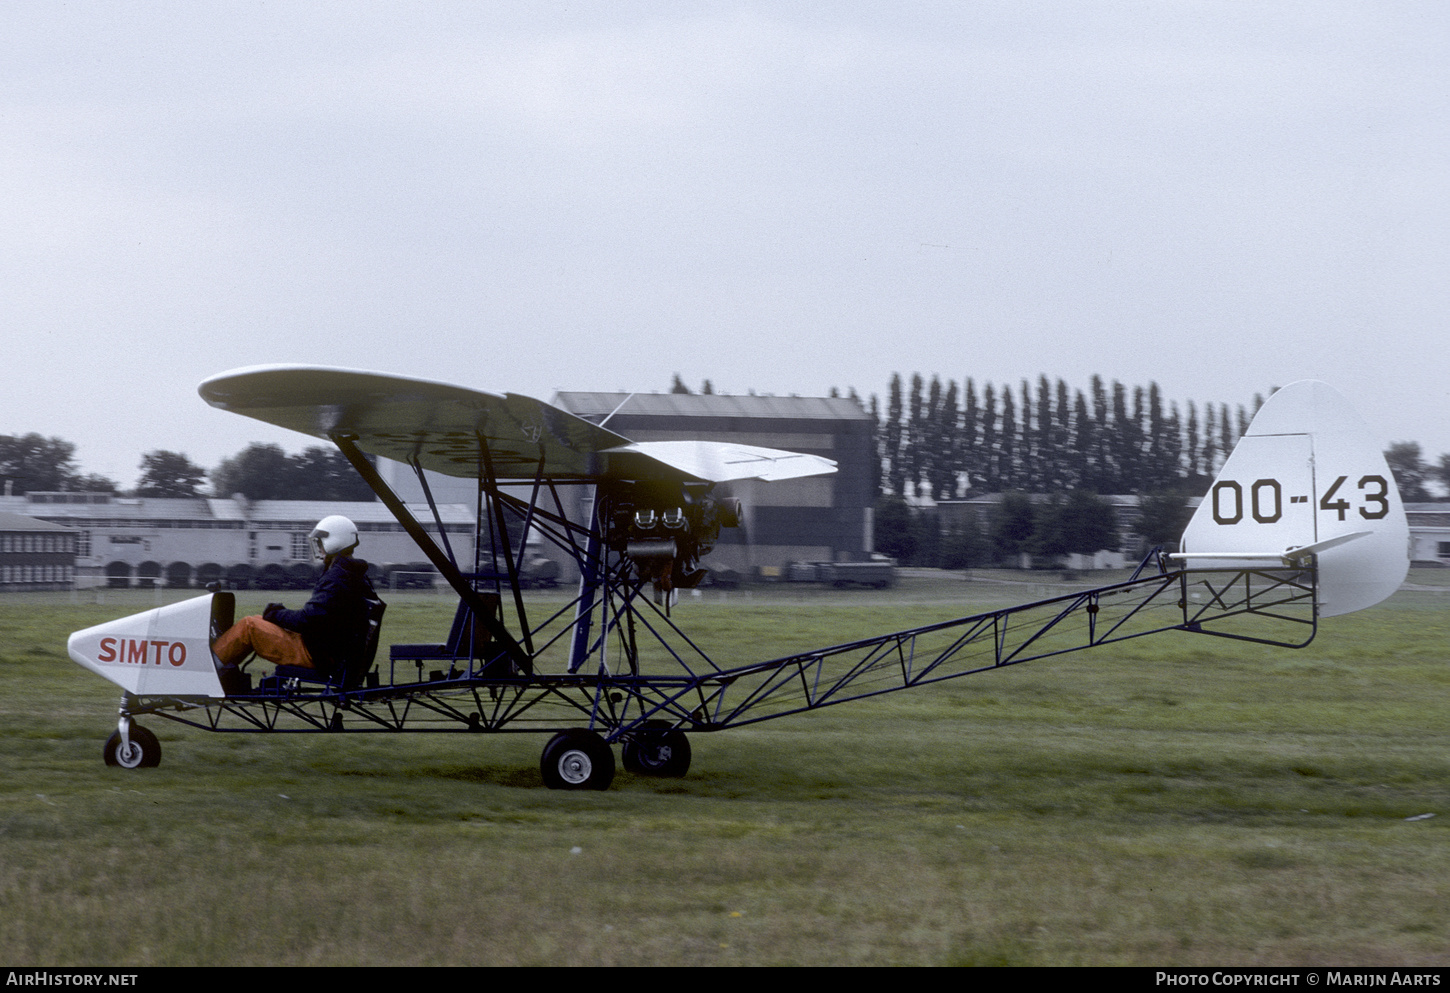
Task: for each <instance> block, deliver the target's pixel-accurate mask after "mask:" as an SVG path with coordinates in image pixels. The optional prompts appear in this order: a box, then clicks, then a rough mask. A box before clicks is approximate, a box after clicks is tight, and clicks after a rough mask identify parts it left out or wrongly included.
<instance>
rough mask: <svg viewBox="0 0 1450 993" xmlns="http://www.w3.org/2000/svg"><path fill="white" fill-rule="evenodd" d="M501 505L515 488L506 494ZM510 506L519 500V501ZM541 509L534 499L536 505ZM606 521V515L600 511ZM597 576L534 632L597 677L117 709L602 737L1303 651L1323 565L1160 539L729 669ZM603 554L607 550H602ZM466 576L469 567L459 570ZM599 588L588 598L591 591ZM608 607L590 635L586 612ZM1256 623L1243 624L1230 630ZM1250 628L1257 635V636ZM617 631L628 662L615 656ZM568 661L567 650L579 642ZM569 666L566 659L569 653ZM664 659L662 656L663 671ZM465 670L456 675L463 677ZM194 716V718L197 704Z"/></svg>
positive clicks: (199, 719) (177, 716)
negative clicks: (1202, 560)
mask: <svg viewBox="0 0 1450 993" xmlns="http://www.w3.org/2000/svg"><path fill="white" fill-rule="evenodd" d="M498 499H501V500H504V501H505V502H507V500H508V498H506V497H504V496H503V495H501V494H500V495H499V496H498ZM514 509H515V510H516V511H517V510H519V509H520V508H518V507H515V508H514ZM535 509H536V508H535ZM596 519H597V517H596ZM534 522H535V526H536V527H538V528H539V529H540V530H541V531H542V532H545V533H548V534H551V535H553V536H555V537H563V538H564V539H565V540H567V541H569V542H572V543H575V545H576V550H577V544H578V543H577V538H578V537H579V533H580V531H583V530H584V529H581V528H578V527H577V526H576V525H571V524H569V522H567V521H566V520H564V519H563V516H562V515H559V516H558V517H555V515H553V514H550V513H548V512H544V511H537V509H536V516H535V517H534ZM584 538H585V546H586V547H587V548H588V549H589V551H588V552H587V553H584V557H585V558H586V560H590V559H592V561H593V564H594V566H595V568H596V572H595V579H596V581H595V582H594V583H593V584H592V585H591V584H589V583H585V584H584V586H585V591H584V592H583V593H581V595H580V596H579V597H577V598H576V599H575V600H574V601H572V602H571V603H568V604H566V605H565V606H564V607H562V608H561V609H560V610H558V611H556V612H555V614H554V615H553V617H552V618H550V619H549V620H548V621H545V622H544V624H543V625H540V627H539V628H537V629H536V630H535V631H534V632H532V633H533V634H540V633H542V632H543V628H544V627H545V626H546V625H548V624H550V623H555V622H557V621H558V619H559V618H560V617H562V616H564V615H565V614H566V613H567V612H568V611H569V610H571V609H573V610H575V611H576V615H575V618H574V620H573V621H572V622H571V623H569V624H567V625H566V626H565V627H564V629H563V630H562V631H561V632H559V633H557V634H555V635H554V636H553V637H552V638H551V639H549V640H548V641H546V642H545V643H544V644H543V645H541V646H540V648H539V651H540V652H542V651H544V650H547V649H548V648H549V647H550V644H552V643H553V642H555V641H558V640H559V639H561V638H562V637H563V636H564V634H571V635H572V637H573V639H574V641H575V643H576V644H577V643H578V642H579V641H580V640H581V639H582V640H584V641H587V643H588V652H587V655H588V656H589V657H593V658H597V659H598V664H597V665H596V666H594V667H592V668H593V671H582V672H573V673H570V672H564V673H559V674H553V675H550V674H545V673H540V672H539V671H538V667H537V666H534V667H533V671H532V672H525V673H520V672H515V674H513V675H506V676H498V675H485V671H486V669H487V670H488V671H490V672H497V671H500V668H499V667H498V666H497V665H496V664H495V665H494V666H493V668H492V669H488V667H489V666H490V664H491V663H498V662H500V661H504V660H510V661H511V660H512V659H511V656H512V653H513V652H514V651H516V650H517V647H518V644H519V643H518V641H511V644H503V645H500V644H498V643H494V644H493V645H492V648H491V650H490V652H491V653H490V654H487V655H480V654H478V653H473V654H472V656H471V657H470V658H468V659H460V662H464V663H466V666H467V668H466V671H462V670H452V669H450V672H449V675H446V676H444V677H443V678H440V679H429V680H416V681H404V682H397V681H390V682H389V683H387V684H386V685H375V686H366V687H362V688H359V689H357V690H352V691H341V690H337V689H335V688H331V687H323V688H313V687H310V686H309V684H306V683H302V684H299V685H297V686H294V687H290V688H288V689H287V690H285V691H283V692H280V693H278V692H272V693H262V692H256V693H252V694H247V695H239V696H231V697H227V698H225V699H212V698H191V697H188V698H181V697H167V698H147V699H137V698H134V697H128V698H127V701H126V702H125V704H124V705H123V708H122V710H123V714H124V715H126V716H132V717H134V716H137V715H139V714H147V713H151V714H157V715H159V716H163V717H166V718H168V719H170V720H174V721H177V722H180V723H183V724H189V725H191V726H193V727H198V728H203V729H206V730H211V731H234V732H248V731H252V732H256V731H265V732H282V733H306V732H317V731H326V732H333V733H336V732H354V733H357V732H371V733H378V732H405V731H412V732H449V731H452V732H466V733H477V732H500V733H501V732H558V731H562V730H566V729H569V728H577V727H581V726H585V727H588V728H591V729H593V730H595V731H597V732H599V734H600V735H601V736H603V737H604V738H605V740H607V741H610V742H617V741H621V740H629V739H631V738H632V737H633V736H635V735H637V734H639V733H641V732H643V731H644V730H645V729H646V727H647V726H648V728H649V729H650V730H651V731H653V732H655V733H657V732H658V731H659V730H660V729H661V728H663V727H668V728H673V729H678V730H688V731H701V732H703V731H721V730H726V729H729V728H734V727H743V726H746V725H749V724H756V723H760V722H761V721H766V720H772V719H775V718H778V717H786V716H790V715H793V714H799V713H803V712H806V711H810V710H816V709H819V708H821V707H826V706H832V705H835V704H839V703H845V702H847V701H850V700H860V699H865V698H867V697H871V696H878V695H881V694H883V693H890V692H894V691H896V690H903V689H910V688H913V687H917V686H925V685H930V684H933V683H939V682H944V681H946V680H949V679H956V678H960V677H962V676H968V675H973V674H976V673H981V672H987V671H990V670H993V669H1000V668H1005V667H1007V666H1011V665H1020V664H1021V663H1023V662H1030V661H1034V660H1038V659H1044V658H1049V657H1052V656H1057V655H1063V654H1067V653H1070V652H1076V651H1081V650H1084V649H1088V648H1097V647H1101V646H1104V645H1110V644H1116V643H1120V642H1123V641H1127V640H1131V639H1134V638H1140V637H1143V636H1145V635H1150V634H1157V633H1160V632H1164V631H1186V632H1190V633H1194V634H1207V635H1213V636H1217V637H1227V638H1235V639H1239V640H1245V641H1252V642H1258V643H1262V644H1268V645H1276V646H1280V647H1287V648H1301V647H1303V646H1305V645H1308V644H1309V643H1310V642H1311V641H1312V640H1313V638H1314V635H1315V633H1316V632H1317V613H1318V612H1317V609H1316V604H1317V592H1318V591H1317V583H1316V576H1317V569H1316V566H1315V564H1313V563H1311V564H1309V565H1308V566H1306V567H1304V568H1297V569H1253V570H1244V569H1231V570H1199V569H1195V570H1191V571H1190V570H1186V569H1175V568H1169V567H1168V565H1167V559H1166V558H1165V557H1164V556H1163V554H1162V552H1161V550H1160V549H1154V550H1153V551H1152V552H1150V553H1149V555H1148V556H1147V557H1146V558H1145V559H1144V560H1143V562H1142V564H1140V565H1139V567H1138V569H1137V570H1136V571H1135V572H1134V574H1133V575H1132V577H1130V578H1129V579H1127V580H1125V581H1123V582H1119V583H1113V584H1109V585H1105V586H1099V587H1095V588H1092V589H1088V590H1083V591H1079V592H1073V593H1067V594H1063V595H1061V596H1056V597H1051V598H1048V599H1045V600H1039V601H1036V602H1033V603H1027V604H1022V605H1019V606H1014V607H1008V608H1003V609H999V610H992V611H987V612H983V613H978V614H972V615H968V616H965V617H960V618H957V619H955V620H950V621H944V622H939V623H935V624H930V625H924V626H922V627H917V628H910V629H907V630H903V631H897V632H893V633H890V634H884V635H880V636H877V637H872V638H867V639H862V640H857V641H852V642H847V643H844V644H839V645H834V646H830V647H827V648H822V649H818V650H813V651H809V652H802V653H797V654H794V655H787V656H782V657H780V658H776V659H771V660H768V661H762V662H755V663H750V664H747V665H739V666H733V667H722V666H720V665H718V664H716V663H715V662H714V661H713V660H712V659H711V658H710V657H709V656H708V654H707V653H706V652H705V651H704V650H703V649H702V648H701V647H700V646H699V645H698V644H696V643H695V642H694V641H692V640H691V639H690V638H689V637H688V635H686V634H685V633H684V632H683V631H682V630H681V629H680V628H679V627H678V626H677V625H676V624H675V623H674V621H673V620H672V619H671V618H670V617H669V616H668V615H666V614H665V613H664V612H663V611H661V610H660V609H659V608H657V607H655V605H654V604H653V603H650V602H649V600H648V598H647V597H644V596H642V595H641V593H642V587H643V584H642V582H641V581H640V580H639V579H637V578H635V577H634V576H633V575H632V573H631V571H630V569H629V565H628V562H627V561H626V560H625V559H624V557H623V556H622V555H619V554H617V553H613V552H610V551H609V550H608V549H607V548H605V547H604V543H603V541H602V540H601V536H600V535H598V534H597V533H596V531H595V529H593V528H591V529H589V530H588V531H587V532H586V533H585V535H584ZM594 549H603V551H602V553H598V554H596V553H595V552H594V551H593V550H594ZM459 578H460V579H462V577H459ZM591 588H592V589H593V590H595V591H597V593H598V596H591V593H590V589H591ZM596 613H597V614H598V615H599V621H598V628H597V630H598V633H597V634H596V635H595V636H594V637H593V638H592V639H591V638H590V637H589V632H590V630H591V621H592V618H593V616H594V614H596ZM1229 625H1232V626H1233V627H1235V628H1242V627H1244V626H1245V625H1247V626H1248V630H1225V629H1224V628H1225V627H1226V626H1229ZM1254 626H1257V627H1258V628H1261V629H1262V630H1254ZM611 641H613V642H615V643H616V650H617V652H618V657H619V658H620V659H621V660H622V663H623V664H621V665H617V666H614V667H613V668H614V669H615V670H617V671H611V667H610V666H609V665H608V664H607V663H608V659H607V655H608V650H609V645H610V643H611ZM641 642H644V643H646V644H654V645H656V646H660V647H662V648H663V651H664V657H665V658H666V659H667V660H668V662H669V663H670V665H671V666H672V667H673V671H666V672H654V671H647V670H649V669H651V668H653V667H652V666H649V665H645V664H643V663H642V659H641V654H640V645H641ZM571 655H572V650H571ZM570 664H571V665H572V662H571V663H570ZM667 668H668V666H667ZM455 672H456V674H455ZM198 711H200V713H198Z"/></svg>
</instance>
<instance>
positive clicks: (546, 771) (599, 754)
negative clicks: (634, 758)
mask: <svg viewBox="0 0 1450 993" xmlns="http://www.w3.org/2000/svg"><path fill="white" fill-rule="evenodd" d="M539 771H540V772H541V773H543V776H544V785H545V786H547V787H549V789H551V790H607V789H609V784H610V783H612V782H614V750H613V749H612V748H610V747H609V745H607V744H606V743H605V741H604V739H603V738H601V737H599V735H597V734H595V733H594V732H593V731H585V730H583V729H582V728H581V729H575V730H572V731H561V732H559V733H558V734H556V735H554V737H552V738H550V739H549V743H548V744H547V745H545V746H544V754H543V757H542V758H540V759H539Z"/></svg>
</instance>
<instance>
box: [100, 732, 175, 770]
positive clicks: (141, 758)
mask: <svg viewBox="0 0 1450 993" xmlns="http://www.w3.org/2000/svg"><path fill="white" fill-rule="evenodd" d="M129 737H130V739H131V747H130V748H126V749H123V748H122V747H121V732H120V731H115V732H112V734H111V736H110V737H109V738H107V739H106V747H105V748H104V749H103V750H102V751H101V756H102V758H104V759H105V760H106V765H116V766H120V767H121V768H122V769H152V768H155V767H156V766H158V765H160V764H161V742H160V741H158V740H157V739H156V735H154V734H152V733H151V732H150V731H148V730H146V729H145V728H143V727H142V726H141V725H139V724H132V725H131V730H130V733H129Z"/></svg>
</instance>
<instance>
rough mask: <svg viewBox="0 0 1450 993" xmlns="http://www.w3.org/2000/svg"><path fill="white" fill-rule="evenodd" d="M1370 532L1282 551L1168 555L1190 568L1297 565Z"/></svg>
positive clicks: (1178, 553)
mask: <svg viewBox="0 0 1450 993" xmlns="http://www.w3.org/2000/svg"><path fill="white" fill-rule="evenodd" d="M1371 533H1372V532H1369V531H1356V532H1354V533H1353V534H1342V535H1340V536H1339V537H1337V538H1326V539H1325V540H1324V541H1316V542H1315V543H1314V544H1312V545H1300V546H1298V547H1297V548H1286V549H1285V550H1284V551H1282V552H1173V553H1172V554H1170V555H1169V556H1168V557H1169V558H1170V559H1172V560H1173V561H1175V562H1184V563H1186V564H1187V566H1188V568H1190V569H1191V568H1193V563H1195V562H1215V561H1220V562H1222V561H1239V560H1248V561H1256V562H1259V561H1262V562H1277V563H1280V564H1282V565H1285V566H1299V565H1303V564H1304V562H1305V561H1306V560H1307V559H1308V558H1309V556H1311V555H1318V554H1319V553H1320V552H1322V551H1324V550H1325V549H1328V548H1336V547H1338V546H1340V545H1343V544H1346V543H1347V542H1351V541H1353V540H1355V539H1356V538H1363V537H1366V536H1367V535H1369V534H1371Z"/></svg>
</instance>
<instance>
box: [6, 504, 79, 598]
mask: <svg viewBox="0 0 1450 993" xmlns="http://www.w3.org/2000/svg"><path fill="white" fill-rule="evenodd" d="M76 551H77V535H76V532H75V531H74V530H73V529H71V528H68V527H65V526H64V525H60V524H54V523H51V522H49V521H43V520H39V519H37V518H34V517H28V516H26V515H24V514H16V513H10V512H8V511H0V590H7V591H8V590H68V589H70V588H71V584H72V583H73V582H74V581H75V571H76Z"/></svg>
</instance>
